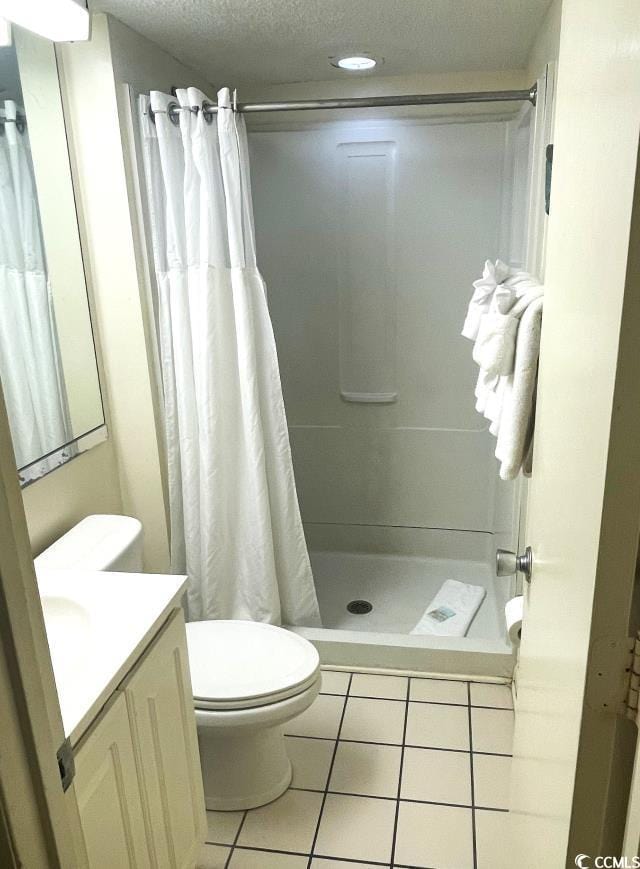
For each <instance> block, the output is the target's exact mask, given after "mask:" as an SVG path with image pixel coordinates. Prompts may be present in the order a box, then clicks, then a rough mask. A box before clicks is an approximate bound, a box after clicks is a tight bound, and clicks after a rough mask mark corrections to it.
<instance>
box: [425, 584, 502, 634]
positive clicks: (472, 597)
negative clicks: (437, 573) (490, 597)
mask: <svg viewBox="0 0 640 869" xmlns="http://www.w3.org/2000/svg"><path fill="white" fill-rule="evenodd" d="M486 593H487V592H486V589H484V588H483V587H482V586H481V585H468V584H467V583H465V582H458V581H457V580H455V579H448V580H447V581H446V582H444V583H443V584H442V586H441V588H440V590H439V591H438V593H437V594H436V596H435V597H434V599H433V600H432V601H431V603H430V604H429V606H428V607H427V609H426V612H425V614H424V615H423V616H422V618H421V619H420V621H419V622H418V624H417V625H416V626H415V628H414V629H413V630H412V631H411V633H412V634H435V635H437V636H440V637H464V636H465V635H466V633H467V631H468V630H469V625H470V624H471V622H472V621H473V617H474V616H475V614H476V613H477V612H478V609H479V608H480V604H481V603H482V601H483V600H484V596H485V595H486Z"/></svg>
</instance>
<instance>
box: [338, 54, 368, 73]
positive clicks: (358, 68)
mask: <svg viewBox="0 0 640 869" xmlns="http://www.w3.org/2000/svg"><path fill="white" fill-rule="evenodd" d="M376 64H377V60H376V59H375V57H368V56H367V55H366V54H354V55H350V56H349V57H338V58H332V60H331V65H332V66H337V67H338V68H339V69H346V70H348V71H349V72H362V71H363V70H365V69H373V67H374V66H375V65H376Z"/></svg>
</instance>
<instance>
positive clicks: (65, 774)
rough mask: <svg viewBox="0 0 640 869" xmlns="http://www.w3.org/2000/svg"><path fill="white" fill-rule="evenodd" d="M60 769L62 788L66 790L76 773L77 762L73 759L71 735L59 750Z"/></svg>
mask: <svg viewBox="0 0 640 869" xmlns="http://www.w3.org/2000/svg"><path fill="white" fill-rule="evenodd" d="M56 757H57V758H58V769H59V770H60V781H61V782H62V790H63V791H66V790H67V788H68V787H69V785H70V784H71V782H72V781H73V779H74V778H75V774H76V764H75V761H74V759H73V749H72V748H71V740H70V739H69V737H67V738H66V739H65V741H64V742H63V743H62V745H61V746H60V748H59V749H58V751H57V752H56Z"/></svg>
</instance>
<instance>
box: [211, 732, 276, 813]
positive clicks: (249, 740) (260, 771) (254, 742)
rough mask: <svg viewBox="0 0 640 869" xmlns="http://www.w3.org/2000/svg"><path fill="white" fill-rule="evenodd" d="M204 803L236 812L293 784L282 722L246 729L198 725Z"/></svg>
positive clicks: (265, 801)
mask: <svg viewBox="0 0 640 869" xmlns="http://www.w3.org/2000/svg"><path fill="white" fill-rule="evenodd" d="M198 743H199V745H200V763H201V765H202V778H203V781H204V798H205V805H206V807H207V809H209V810H215V811H218V812H220V811H222V812H233V811H238V810H240V809H255V808H257V807H258V806H263V805H265V804H266V803H270V802H271V801H272V800H275V799H277V798H278V797H279V796H280V795H281V794H283V793H284V792H285V791H286V789H287V788H288V787H289V785H290V784H291V776H292V769H291V761H290V760H289V758H288V756H287V752H286V748H285V741H284V734H283V732H282V727H281V726H279V725H278V726H275V727H267V728H257V729H243V730H241V731H240V732H239V733H235V735H231V733H230V732H229V730H227V729H226V728H222V729H218V728H207V727H200V728H198Z"/></svg>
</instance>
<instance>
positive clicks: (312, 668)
mask: <svg viewBox="0 0 640 869" xmlns="http://www.w3.org/2000/svg"><path fill="white" fill-rule="evenodd" d="M187 642H188V646H189V663H190V668H191V682H192V686H193V696H194V704H195V710H196V723H197V726H198V742H199V745H200V762H201V764H202V777H203V780H204V796H205V803H206V806H207V808H208V809H216V810H218V811H233V810H238V809H252V808H255V807H256V806H262V805H264V804H265V803H269V802H271V800H275V799H276V797H279V796H280V794H282V793H283V792H284V791H285V790H286V789H287V788H288V787H289V784H290V782H291V762H290V761H289V758H288V756H287V753H286V750H285V739H284V735H283V725H284V724H286V723H287V722H288V721H290V720H291V719H292V718H295V717H296V715H300V713H301V712H304V711H305V709H307V708H308V707H309V706H310V705H311V704H312V703H313V701H314V699H315V697H316V696H317V694H318V691H319V690H320V679H321V677H320V659H319V656H318V652H317V651H316V649H315V648H314V646H312V645H311V643H309V642H308V641H307V640H305V639H304V638H303V637H300V636H298V635H297V634H294V633H292V632H291V631H286V630H284V629H283V628H278V627H274V626H273V625H267V624H263V623H262V622H246V621H203V622H190V623H189V624H188V625H187Z"/></svg>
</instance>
